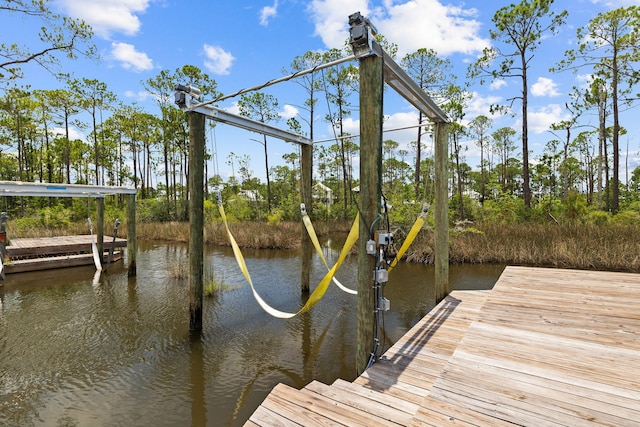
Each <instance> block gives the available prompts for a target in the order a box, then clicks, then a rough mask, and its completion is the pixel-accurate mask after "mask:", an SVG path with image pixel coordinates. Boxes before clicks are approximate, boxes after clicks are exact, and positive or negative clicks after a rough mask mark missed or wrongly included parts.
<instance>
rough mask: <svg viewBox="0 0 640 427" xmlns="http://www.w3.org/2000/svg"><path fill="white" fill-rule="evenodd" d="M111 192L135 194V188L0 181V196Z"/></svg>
mask: <svg viewBox="0 0 640 427" xmlns="http://www.w3.org/2000/svg"><path fill="white" fill-rule="evenodd" d="M112 194H136V189H135V188H130V187H110V186H106V185H82V184H52V183H47V182H22V181H0V196H14V197H18V196H36V197H93V198H96V199H100V198H104V197H105V196H107V195H112Z"/></svg>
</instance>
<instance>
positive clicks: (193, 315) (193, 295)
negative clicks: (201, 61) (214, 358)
mask: <svg viewBox="0 0 640 427" xmlns="http://www.w3.org/2000/svg"><path fill="white" fill-rule="evenodd" d="M188 115H189V316H190V317H189V329H190V330H191V331H200V330H202V288H203V284H202V280H203V265H204V207H203V205H204V147H205V132H204V128H205V116H204V115H203V114H200V113H196V112H193V111H191V112H189V113H188Z"/></svg>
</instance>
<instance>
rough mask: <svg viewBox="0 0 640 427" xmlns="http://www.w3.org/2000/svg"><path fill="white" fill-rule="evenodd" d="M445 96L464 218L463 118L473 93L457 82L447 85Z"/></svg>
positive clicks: (461, 211)
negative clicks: (456, 83)
mask: <svg viewBox="0 0 640 427" xmlns="http://www.w3.org/2000/svg"><path fill="white" fill-rule="evenodd" d="M445 96H446V97H447V102H445V103H444V104H443V105H442V109H443V110H444V112H445V113H447V115H448V116H449V117H450V118H451V125H450V129H449V141H450V143H451V145H452V148H453V149H452V150H451V156H452V157H453V160H454V162H455V166H456V182H457V191H458V201H459V203H460V204H459V206H458V208H459V215H460V219H461V220H463V219H464V203H463V200H462V191H463V188H462V187H463V179H462V164H461V162H460V160H461V158H462V150H463V148H464V149H466V146H465V147H463V146H462V144H461V142H462V141H461V139H462V137H463V136H464V135H466V132H467V129H466V128H465V127H464V125H463V124H462V119H463V118H464V115H465V113H464V111H465V109H466V107H467V104H468V102H469V101H470V100H471V93H469V92H467V91H466V90H464V89H463V88H461V87H460V86H457V85H455V84H451V85H449V87H447V89H446V92H445Z"/></svg>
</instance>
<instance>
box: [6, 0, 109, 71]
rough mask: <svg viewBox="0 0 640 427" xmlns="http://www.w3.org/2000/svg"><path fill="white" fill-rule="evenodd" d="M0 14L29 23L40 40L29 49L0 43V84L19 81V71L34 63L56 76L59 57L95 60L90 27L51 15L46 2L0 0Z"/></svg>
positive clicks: (74, 20)
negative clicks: (83, 57) (81, 57)
mask: <svg viewBox="0 0 640 427" xmlns="http://www.w3.org/2000/svg"><path fill="white" fill-rule="evenodd" d="M0 14H3V15H11V18H10V19H12V20H21V21H22V22H24V23H25V25H27V26H29V25H31V24H32V23H33V25H34V27H36V28H38V29H39V32H38V38H39V40H40V42H39V44H38V45H33V46H21V45H19V44H17V43H12V42H11V41H9V42H8V43H4V42H3V43H0V82H3V81H7V80H10V79H16V78H20V77H22V75H23V70H22V67H23V66H24V65H25V64H27V63H31V62H32V63H36V64H38V65H40V66H41V67H44V68H45V69H47V70H48V71H50V72H51V73H53V74H58V71H57V67H58V65H59V56H66V57H67V58H76V57H77V56H78V55H81V56H86V57H89V58H95V57H96V52H97V50H96V47H95V45H94V44H93V42H92V37H93V32H92V30H91V27H90V26H88V25H87V24H85V23H84V22H83V21H81V20H78V19H71V18H69V17H62V16H60V15H58V14H57V13H54V12H53V11H52V10H51V8H50V7H49V1H48V0H0ZM33 21H35V22H33ZM25 31H29V30H28V29H27V30H25ZM7 36H8V37H7ZM5 37H6V39H10V37H11V36H10V34H6V33H5V34H4V35H3V38H5Z"/></svg>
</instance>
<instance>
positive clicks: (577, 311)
mask: <svg viewBox="0 0 640 427" xmlns="http://www.w3.org/2000/svg"><path fill="white" fill-rule="evenodd" d="M639 307H640V274H629V273H611V272H595V271H577V270H561V269H543V268H524V267H507V268H506V269H505V271H504V272H503V274H502V275H501V277H500V279H499V280H498V282H497V283H496V285H495V286H494V288H493V290H491V291H454V292H452V293H451V294H450V295H449V296H447V297H446V298H445V299H444V300H443V301H442V302H441V303H440V304H439V305H437V306H436V307H435V308H434V309H433V310H432V311H431V312H430V313H429V314H428V315H427V316H425V317H424V318H423V319H422V320H421V321H420V322H418V324H416V325H415V326H414V327H413V328H412V329H411V330H410V331H409V332H408V333H407V334H406V335H405V336H404V337H403V338H401V339H400V340H399V341H398V342H397V343H396V344H395V345H394V346H393V347H392V348H390V349H389V350H388V351H387V352H386V353H385V354H384V356H383V357H382V358H381V360H379V361H378V362H377V363H376V364H375V365H373V366H372V367H371V368H370V369H368V370H367V371H366V372H364V373H363V374H362V375H361V376H360V377H359V378H357V379H356V380H355V381H353V382H352V383H351V382H347V381H344V380H341V379H338V380H336V381H335V382H334V383H333V384H332V385H326V384H323V383H320V382H317V381H314V382H311V383H310V384H308V385H307V386H306V387H304V388H303V389H301V390H297V389H294V388H291V387H289V386H286V385H284V384H279V385H277V386H276V387H275V388H274V389H273V390H272V392H271V393H270V394H269V395H268V396H267V398H266V399H265V400H264V401H263V403H262V404H261V405H260V406H259V407H258V409H257V410H256V411H255V412H254V414H253V415H252V416H251V418H250V419H249V421H247V423H246V424H245V425H247V426H274V425H278V426H297V425H304V426H310V425H348V426H355V425H362V426H372V425H390V426H398V425H400V426H454V425H455V426H491V427H493V426H498V427H499V426H514V425H517V426H596V425H606V426H638V425H640V310H639V309H638V308H639Z"/></svg>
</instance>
